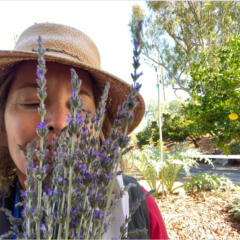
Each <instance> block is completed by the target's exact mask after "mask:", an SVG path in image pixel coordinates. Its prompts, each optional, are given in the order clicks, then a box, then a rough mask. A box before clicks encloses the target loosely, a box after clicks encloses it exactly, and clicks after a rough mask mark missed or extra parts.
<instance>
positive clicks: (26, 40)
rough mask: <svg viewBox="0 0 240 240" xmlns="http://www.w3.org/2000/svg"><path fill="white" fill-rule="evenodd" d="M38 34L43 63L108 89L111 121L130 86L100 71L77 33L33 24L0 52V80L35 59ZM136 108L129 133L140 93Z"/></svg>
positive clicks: (138, 115) (88, 43)
mask: <svg viewBox="0 0 240 240" xmlns="http://www.w3.org/2000/svg"><path fill="white" fill-rule="evenodd" d="M39 35H41V37H42V43H43V46H44V48H45V50H46V52H45V55H44V58H45V60H46V61H53V62H58V63H62V64H66V65H70V66H72V67H78V68H82V69H85V70H87V71H89V73H90V74H91V75H92V77H93V78H94V80H95V83H96V84H97V88H98V89H99V90H100V92H102V91H103V89H104V86H105V84H106V83H107V82H109V83H110V90H109V95H108V100H107V117H108V118H110V120H111V121H113V119H114V118H115V117H116V113H117V106H118V105H121V104H122V103H123V101H125V100H126V98H127V95H128V94H129V93H130V88H131V86H130V85H129V84H128V83H126V82H124V81H123V80H121V79H120V78H118V77H116V76H114V75H112V74H110V73H108V72H106V71H103V70H102V69H101V61H100V54H99V51H98V49H97V47H96V45H95V44H94V42H93V41H92V40H91V39H90V38H89V37H88V36H87V35H85V34H84V33H82V32H81V31H79V30H77V29H75V28H72V27H69V26H65V25H61V24H53V23H41V24H35V25H33V26H31V27H29V28H27V29H26V30H25V31H24V32H23V33H22V34H21V35H20V37H19V39H18V41H17V43H16V46H15V48H14V50H12V51H5V50H4V51H0V77H4V72H5V71H7V70H8V69H9V68H11V67H12V66H13V65H15V64H16V63H18V62H20V61H24V60H36V59H37V58H38V55H37V45H38V44H37V38H38V36H39ZM137 101H138V102H139V105H138V106H137V107H136V108H135V109H134V115H135V119H134V122H133V123H132V124H131V126H130V127H129V130H128V133H130V132H132V131H133V130H134V129H135V128H136V127H137V126H138V124H139V123H140V121H141V120H142V117H143V115H144V112H145V104H144V101H143V98H142V96H141V95H140V94H138V95H137Z"/></svg>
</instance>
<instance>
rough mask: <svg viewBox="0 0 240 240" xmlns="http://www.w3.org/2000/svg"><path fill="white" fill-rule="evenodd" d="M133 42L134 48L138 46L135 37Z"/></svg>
mask: <svg viewBox="0 0 240 240" xmlns="http://www.w3.org/2000/svg"><path fill="white" fill-rule="evenodd" d="M133 44H134V47H135V48H138V46H139V42H138V41H137V40H136V39H134V40H133Z"/></svg>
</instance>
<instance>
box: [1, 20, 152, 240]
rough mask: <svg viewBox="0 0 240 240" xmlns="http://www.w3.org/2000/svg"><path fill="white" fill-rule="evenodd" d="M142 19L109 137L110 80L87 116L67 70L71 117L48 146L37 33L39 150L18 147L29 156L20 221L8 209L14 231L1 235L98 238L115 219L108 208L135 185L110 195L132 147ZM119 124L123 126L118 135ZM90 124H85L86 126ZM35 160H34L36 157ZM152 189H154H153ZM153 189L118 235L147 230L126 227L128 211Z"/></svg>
mask: <svg viewBox="0 0 240 240" xmlns="http://www.w3.org/2000/svg"><path fill="white" fill-rule="evenodd" d="M140 31H141V22H139V23H138V25H137V29H136V33H137V34H136V39H135V40H134V51H133V53H134V57H133V59H134V63H133V66H134V74H132V78H133V81H134V84H133V85H132V89H131V93H130V95H129V96H128V97H127V100H126V101H125V102H124V103H123V104H122V106H119V107H118V112H117V117H116V119H115V120H114V124H113V129H112V131H111V134H110V138H109V139H106V140H105V141H104V142H102V143H100V141H99V137H98V136H99V131H100V130H101V127H102V121H103V118H104V112H105V106H106V100H107V96H108V90H109V87H110V86H109V83H107V84H106V86H105V89H104V91H103V94H102V97H101V101H100V103H99V108H98V109H97V111H96V113H95V114H93V117H92V118H91V119H90V116H91V112H90V111H87V112H86V114H85V115H83V113H82V105H83V103H82V99H81V98H80V97H79V96H78V92H79V91H80V86H81V80H79V79H78V76H77V74H76V72H75V70H74V69H71V84H72V94H71V96H70V105H71V116H68V127H67V128H66V130H64V131H62V132H61V133H60V134H59V135H58V136H57V138H56V139H54V140H53V143H52V144H51V151H50V152H49V150H48V149H47V143H46V135H47V133H48V129H47V128H46V126H45V125H46V124H45V122H44V115H45V114H46V109H45V105H44V100H45V98H46V96H47V92H46V87H45V86H46V79H45V77H44V75H45V73H46V71H47V70H46V67H45V60H44V48H43V45H42V43H41V42H42V41H41V37H40V36H39V38H38V55H39V58H38V66H37V77H38V78H37V83H38V86H39V88H38V97H39V99H40V101H41V103H40V106H39V108H38V113H39V114H40V116H41V122H40V123H39V124H38V125H37V130H36V131H37V134H38V135H39V137H40V149H35V148H36V140H34V141H33V142H32V143H29V144H28V146H27V150H25V149H23V147H21V146H20V149H21V150H23V151H24V153H25V155H26V158H27V166H26V175H27V178H26V181H25V187H26V190H25V191H22V193H21V196H22V199H23V201H22V202H19V203H18V204H17V205H18V207H19V206H22V208H23V211H22V219H15V218H14V217H13V216H12V215H11V212H9V211H7V210H5V211H6V214H7V215H8V217H9V220H10V222H11V224H12V230H13V231H10V232H8V233H5V234H3V235H2V236H1V238H11V237H12V236H13V235H16V236H17V238H24V239H35V238H37V239H63V238H64V239H69V238H70V239H79V238H80V239H101V238H102V237H103V235H104V234H105V233H106V232H107V231H108V228H109V226H110V225H111V224H112V223H113V222H114V220H115V217H114V216H113V214H112V210H113V209H114V208H115V207H116V206H117V204H118V202H119V200H120V199H121V197H122V195H123V194H124V193H125V192H126V191H128V189H129V188H130V187H134V186H133V185H128V186H125V187H124V189H122V190H120V192H119V193H115V199H114V200H112V199H111V195H112V192H113V186H114V182H115V180H116V177H117V175H119V174H121V171H119V168H118V166H119V162H120V159H121V157H122V156H123V155H124V154H126V153H127V152H128V151H129V150H131V149H132V147H128V142H129V140H130V137H129V136H127V129H128V126H129V125H130V124H131V123H132V122H133V119H134V115H133V112H132V110H133V109H134V107H135V106H136V104H137V103H136V101H135V96H136V94H137V93H138V92H139V90H140V88H141V85H140V84H139V83H137V82H136V81H137V79H138V78H139V76H140V75H141V74H137V73H136V70H137V68H138V67H139V65H140V64H139V55H140V52H141V51H140V50H139V44H140V34H139V33H140ZM123 124H124V125H125V130H124V132H123V133H122V132H121V131H120V129H122V126H123ZM89 125H90V127H89V128H88V126H89ZM35 154H36V155H35ZM36 156H37V158H38V160H39V164H36V161H35V158H36ZM153 191H154V190H153ZM153 191H150V192H148V193H147V194H145V195H143V196H142V197H141V199H139V200H138V201H136V202H135V203H134V204H132V206H131V207H130V210H129V216H126V218H125V222H123V223H122V225H121V226H119V228H120V230H119V235H118V236H114V237H116V238H127V237H130V236H132V235H135V236H136V235H138V234H141V233H142V232H143V231H146V229H142V230H139V229H137V230H135V231H133V232H129V231H128V228H127V225H128V223H129V222H130V221H131V215H132V214H133V213H134V212H135V211H136V210H137V208H138V207H139V205H140V204H141V201H142V200H144V199H145V197H146V196H148V195H149V194H152V192H153Z"/></svg>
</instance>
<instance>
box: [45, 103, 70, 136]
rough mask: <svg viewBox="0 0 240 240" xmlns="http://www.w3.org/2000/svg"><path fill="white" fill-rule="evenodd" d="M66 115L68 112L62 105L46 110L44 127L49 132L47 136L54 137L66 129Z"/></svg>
mask: <svg viewBox="0 0 240 240" xmlns="http://www.w3.org/2000/svg"><path fill="white" fill-rule="evenodd" d="M67 114H70V110H69V109H68V108H67V107H65V106H63V104H58V105H57V106H52V107H51V108H49V109H48V108H47V113H46V115H45V122H46V127H47V128H48V130H49V135H52V137H54V136H55V135H56V134H58V133H59V132H61V131H62V130H63V129H65V128H66V127H67V125H68V122H67V119H68V117H67Z"/></svg>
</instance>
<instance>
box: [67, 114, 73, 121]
mask: <svg viewBox="0 0 240 240" xmlns="http://www.w3.org/2000/svg"><path fill="white" fill-rule="evenodd" d="M66 115H67V117H68V119H67V121H66V122H68V123H70V122H71V121H72V117H70V116H69V115H68V114H66Z"/></svg>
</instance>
